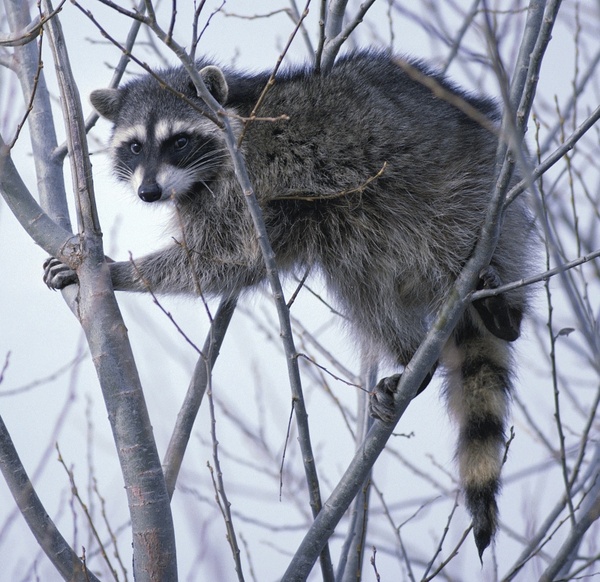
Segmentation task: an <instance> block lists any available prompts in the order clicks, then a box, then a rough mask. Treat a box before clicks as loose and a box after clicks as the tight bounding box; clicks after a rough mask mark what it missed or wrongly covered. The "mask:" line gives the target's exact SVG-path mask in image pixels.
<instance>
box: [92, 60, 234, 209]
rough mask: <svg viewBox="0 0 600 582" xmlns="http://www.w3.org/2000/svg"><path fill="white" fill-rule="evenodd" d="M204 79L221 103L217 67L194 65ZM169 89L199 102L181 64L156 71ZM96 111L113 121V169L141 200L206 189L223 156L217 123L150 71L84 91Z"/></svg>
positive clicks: (223, 91) (223, 89)
mask: <svg viewBox="0 0 600 582" xmlns="http://www.w3.org/2000/svg"><path fill="white" fill-rule="evenodd" d="M199 72H200V75H201V76H202V78H203V80H204V83H205V84H206V86H207V88H208V89H209V91H210V92H211V94H212V95H213V97H214V98H215V99H216V100H217V101H218V102H219V103H221V104H223V103H225V102H226V100H227V95H228V85H227V81H226V79H225V76H224V75H223V72H222V71H221V69H219V68H218V67H215V66H213V65H209V66H206V67H204V68H202V69H200V71H199ZM161 76H162V77H164V78H165V79H166V80H167V82H168V83H169V86H170V87H172V88H174V90H175V93H181V94H184V95H187V96H188V99H191V100H195V101H196V102H197V103H198V105H199V107H200V108H202V106H203V103H202V101H201V100H199V99H198V98H197V96H196V92H195V89H194V87H193V85H191V82H190V79H189V77H188V75H187V73H186V72H185V71H184V70H183V69H182V68H178V69H168V70H165V71H163V72H161ZM90 101H91V103H92V105H93V106H94V108H95V109H96V111H97V112H98V113H99V114H100V115H101V116H102V117H105V118H106V119H108V120H109V121H112V122H113V123H114V132H113V137H112V151H113V159H114V163H115V171H116V174H117V177H118V178H119V179H120V180H123V181H125V182H129V183H130V184H131V187H132V188H133V190H134V192H137V194H138V196H139V197H140V198H141V199H142V200H144V201H145V202H156V201H158V200H168V199H182V198H183V197H190V196H195V195H198V194H199V193H201V192H203V191H204V190H208V191H210V185H209V184H210V182H211V181H212V180H214V178H215V177H216V175H217V174H218V172H219V168H220V167H221V166H222V163H223V160H224V158H225V157H226V155H225V153H226V152H225V145H224V143H223V138H222V136H221V134H220V131H219V130H218V129H217V127H216V126H215V125H214V124H213V123H212V122H211V121H209V120H208V119H206V118H205V117H204V116H203V115H202V114H201V113H199V112H198V111H196V110H194V109H192V108H189V107H187V106H186V105H185V102H184V101H182V100H181V99H179V97H178V96H176V95H175V94H172V93H171V92H170V91H167V90H166V89H165V88H164V87H162V86H161V85H159V83H157V81H156V80H155V79H154V78H153V77H151V76H150V75H146V76H143V77H141V78H139V79H136V80H133V81H131V82H130V83H128V84H126V85H125V86H124V87H123V88H120V89H97V90H96V91H93V92H92V93H91V95H90Z"/></svg>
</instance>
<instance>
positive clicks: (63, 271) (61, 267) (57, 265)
mask: <svg viewBox="0 0 600 582" xmlns="http://www.w3.org/2000/svg"><path fill="white" fill-rule="evenodd" d="M78 281H79V280H78V279H77V274H76V273H75V271H73V270H72V269H70V268H69V267H68V266H67V265H65V264H64V263H61V262H60V261H59V260H58V259H55V258H54V257H48V258H47V259H46V260H45V261H44V283H46V285H47V286H48V288H49V289H53V290H55V291H56V290H57V289H64V288H65V287H66V286H67V285H74V284H76V283H78Z"/></svg>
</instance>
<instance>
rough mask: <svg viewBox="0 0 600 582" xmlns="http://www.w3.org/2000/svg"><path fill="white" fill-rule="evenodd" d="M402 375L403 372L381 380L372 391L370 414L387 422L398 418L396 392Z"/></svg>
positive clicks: (389, 422)
mask: <svg viewBox="0 0 600 582" xmlns="http://www.w3.org/2000/svg"><path fill="white" fill-rule="evenodd" d="M401 376H402V374H394V375H393V376H390V377H389V378H383V379H381V380H379V382H378V383H377V386H375V389H374V390H373V392H372V393H371V399H370V400H369V414H370V415H371V416H373V417H374V418H378V419H379V420H381V421H382V422H385V423H386V424H391V423H392V422H394V419H395V418H396V411H395V407H394V394H395V393H396V387H397V386H398V382H399V380H400V377H401Z"/></svg>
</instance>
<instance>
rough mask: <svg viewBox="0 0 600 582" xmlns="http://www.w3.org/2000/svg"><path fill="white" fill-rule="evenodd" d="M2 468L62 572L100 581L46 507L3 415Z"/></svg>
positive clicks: (76, 580)
mask: <svg viewBox="0 0 600 582" xmlns="http://www.w3.org/2000/svg"><path fill="white" fill-rule="evenodd" d="M0 471H1V472H2V475H3V477H4V479H5V481H6V484H7V485H8V488H9V489H10V492H11V493H12V496H13V498H14V500H15V502H16V504H17V506H18V507H19V509H20V510H21V513H22V515H23V517H24V518H25V521H26V522H27V525H28V526H29V529H30V530H31V533H33V535H34V536H35V539H36V540H37V541H38V543H39V545H40V547H41V548H42V549H43V550H44V552H45V553H46V555H47V556H48V558H49V559H50V561H51V562H52V564H54V567H55V568H56V569H57V570H58V572H59V573H60V575H61V576H62V577H63V578H64V579H65V580H68V581H70V582H99V580H98V578H96V576H94V574H93V573H92V572H90V571H89V570H88V569H87V567H86V566H85V564H84V563H83V562H82V561H81V560H80V559H79V556H77V554H76V553H75V552H74V551H73V550H72V549H71V546H69V544H68V543H67V541H66V540H65V538H63V537H62V535H61V533H60V532H59V531H58V529H57V528H56V526H55V525H54V522H53V521H52V519H50V516H49V515H48V513H47V512H46V510H45V509H44V506H43V505H42V502H41V501H40V498H39V497H38V496H37V494H36V492H35V490H34V489H33V484H32V483H31V481H30V480H29V477H28V476H27V472H26V471H25V468H24V467H23V465H22V463H21V459H19V454H18V453H17V450H16V449H15V446H14V444H13V442H12V439H11V438H10V434H9V433H8V430H7V428H6V425H5V424H4V421H3V420H2V417H0Z"/></svg>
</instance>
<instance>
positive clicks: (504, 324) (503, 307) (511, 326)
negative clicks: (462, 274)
mask: <svg viewBox="0 0 600 582" xmlns="http://www.w3.org/2000/svg"><path fill="white" fill-rule="evenodd" d="M501 285H502V280H501V279H500V276H499V275H498V272H497V271H496V269H495V268H494V267H493V266H492V265H488V266H487V267H485V269H482V270H481V272H480V273H479V284H478V285H477V289H478V290H481V289H497V288H498V287H500V286H501ZM473 307H475V309H476V310H477V313H479V317H481V319H482V320H483V323H484V325H485V327H486V328H487V329H488V331H489V332H490V333H493V334H494V335H495V336H496V337H497V338H500V339H502V340H505V341H507V342H513V341H515V340H516V339H517V338H518V337H519V335H520V334H521V320H522V319H523V310H522V309H521V308H520V307H514V306H513V305H511V304H510V303H509V302H508V301H507V299H506V297H505V296H504V295H496V296H491V297H485V298H483V299H478V300H477V301H473Z"/></svg>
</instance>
